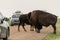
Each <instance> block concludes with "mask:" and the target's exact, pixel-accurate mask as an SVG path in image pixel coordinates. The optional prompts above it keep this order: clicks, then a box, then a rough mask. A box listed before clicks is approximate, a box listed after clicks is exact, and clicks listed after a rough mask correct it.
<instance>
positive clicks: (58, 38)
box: [42, 19, 60, 40]
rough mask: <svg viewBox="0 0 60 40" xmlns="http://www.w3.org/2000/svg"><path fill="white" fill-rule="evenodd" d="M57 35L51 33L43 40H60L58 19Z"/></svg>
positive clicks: (59, 21)
mask: <svg viewBox="0 0 60 40" xmlns="http://www.w3.org/2000/svg"><path fill="white" fill-rule="evenodd" d="M57 26H58V27H57V34H56V35H55V34H52V33H49V34H48V35H47V36H46V37H45V38H44V39H42V40H60V27H59V26H60V19H58V21H57Z"/></svg>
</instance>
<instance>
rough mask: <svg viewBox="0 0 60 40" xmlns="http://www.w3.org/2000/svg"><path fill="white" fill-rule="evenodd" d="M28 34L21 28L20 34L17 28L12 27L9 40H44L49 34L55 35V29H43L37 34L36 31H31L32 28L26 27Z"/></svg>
mask: <svg viewBox="0 0 60 40" xmlns="http://www.w3.org/2000/svg"><path fill="white" fill-rule="evenodd" d="M25 28H26V30H27V32H25V31H24V30H23V28H22V26H20V32H19V31H18V27H17V26H11V27H10V37H9V38H8V39H9V40H42V39H43V38H44V37H46V35H47V34H48V33H53V28H52V27H51V26H50V27H47V28H46V27H43V29H42V30H41V32H40V33H36V32H35V31H30V26H29V25H26V26H25Z"/></svg>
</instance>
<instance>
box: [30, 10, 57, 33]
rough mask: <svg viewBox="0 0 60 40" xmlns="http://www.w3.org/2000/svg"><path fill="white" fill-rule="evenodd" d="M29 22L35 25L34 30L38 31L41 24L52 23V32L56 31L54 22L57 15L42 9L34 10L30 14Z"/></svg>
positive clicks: (47, 24)
mask: <svg viewBox="0 0 60 40" xmlns="http://www.w3.org/2000/svg"><path fill="white" fill-rule="evenodd" d="M29 16H30V23H31V24H32V25H35V29H37V30H36V31H37V32H38V33H39V32H40V29H42V26H46V27H47V26H49V25H52V27H53V29H54V33H56V22H57V16H56V15H53V14H51V13H48V12H45V11H42V10H34V11H32V12H31V13H30V14H29Z"/></svg>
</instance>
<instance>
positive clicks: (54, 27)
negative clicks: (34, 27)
mask: <svg viewBox="0 0 60 40" xmlns="http://www.w3.org/2000/svg"><path fill="white" fill-rule="evenodd" d="M52 27H53V29H54V32H53V33H54V34H56V26H55V25H52Z"/></svg>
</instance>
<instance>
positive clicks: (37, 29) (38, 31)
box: [35, 24, 42, 33]
mask: <svg viewBox="0 0 60 40" xmlns="http://www.w3.org/2000/svg"><path fill="white" fill-rule="evenodd" d="M41 29H42V25H39V24H37V26H35V31H36V32H37V33H40V30H41Z"/></svg>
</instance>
